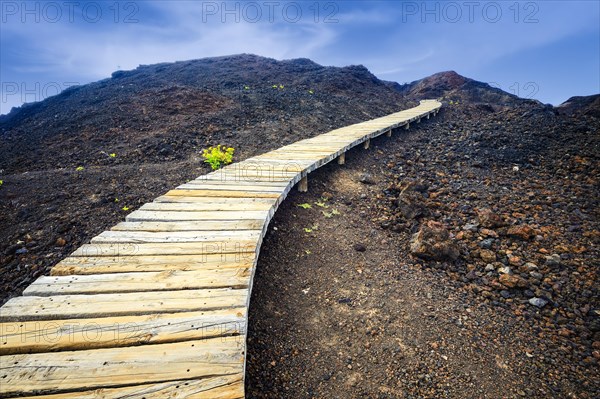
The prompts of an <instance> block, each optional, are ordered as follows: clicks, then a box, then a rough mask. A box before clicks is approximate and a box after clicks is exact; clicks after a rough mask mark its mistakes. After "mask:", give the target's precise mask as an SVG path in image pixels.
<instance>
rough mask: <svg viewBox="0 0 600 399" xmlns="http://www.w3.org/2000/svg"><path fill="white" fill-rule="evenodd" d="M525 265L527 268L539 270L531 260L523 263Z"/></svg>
mask: <svg viewBox="0 0 600 399" xmlns="http://www.w3.org/2000/svg"><path fill="white" fill-rule="evenodd" d="M523 266H524V267H526V268H527V270H537V269H538V267H537V265H536V264H535V263H531V262H527V263H525V264H524V265H523Z"/></svg>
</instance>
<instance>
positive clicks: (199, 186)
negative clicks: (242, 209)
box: [177, 181, 286, 193]
mask: <svg viewBox="0 0 600 399" xmlns="http://www.w3.org/2000/svg"><path fill="white" fill-rule="evenodd" d="M285 187H286V186H245V185H241V184H235V183H220V184H208V183H206V182H198V181H191V182H188V183H186V184H182V185H180V186H178V187H177V189H179V190H227V191H232V190H237V191H250V192H257V193H281V192H283V191H284V190H285Z"/></svg>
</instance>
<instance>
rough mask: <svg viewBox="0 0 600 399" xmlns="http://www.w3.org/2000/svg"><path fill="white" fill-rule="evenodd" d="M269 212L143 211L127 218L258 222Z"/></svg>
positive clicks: (149, 220) (139, 219)
mask: <svg viewBox="0 0 600 399" xmlns="http://www.w3.org/2000/svg"><path fill="white" fill-rule="evenodd" d="M268 215H269V211H214V212H213V211H188V212H184V211H182V212H178V211H142V210H137V211H133V212H131V213H130V214H129V215H127V217H126V218H125V220H126V221H128V222H153V221H164V222H168V221H173V222H175V221H178V222H184V221H194V220H233V221H239V220H257V219H263V220H264V219H266V217H267V216H268Z"/></svg>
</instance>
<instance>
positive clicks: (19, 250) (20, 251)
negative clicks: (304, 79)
mask: <svg viewBox="0 0 600 399" xmlns="http://www.w3.org/2000/svg"><path fill="white" fill-rule="evenodd" d="M26 253H27V248H19V249H17V250H16V251H15V254H17V255H23V254H26Z"/></svg>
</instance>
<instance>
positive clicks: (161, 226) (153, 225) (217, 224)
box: [111, 203, 265, 232]
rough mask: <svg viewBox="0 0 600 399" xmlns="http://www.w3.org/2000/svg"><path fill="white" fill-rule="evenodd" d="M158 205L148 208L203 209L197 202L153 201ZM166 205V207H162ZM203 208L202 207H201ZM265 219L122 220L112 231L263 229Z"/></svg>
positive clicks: (157, 209)
mask: <svg viewBox="0 0 600 399" xmlns="http://www.w3.org/2000/svg"><path fill="white" fill-rule="evenodd" d="M153 204H154V205H157V206H156V207H151V208H148V209H147V210H156V211H168V210H170V211H173V212H177V211H176V210H175V209H170V208H169V206H173V205H185V206H187V205H189V208H187V209H182V210H181V211H183V212H185V211H188V212H189V211H192V212H193V211H201V210H203V209H198V208H196V207H195V206H196V204H187V203H185V204H171V203H159V204H156V203H153ZM161 206H164V207H161ZM199 208H201V207H199ZM264 223H265V220H263V219H246V220H239V221H238V220H199V221H191V222H121V223H119V224H117V225H116V226H113V227H112V228H111V230H112V231H156V232H158V231H228V230H262V228H263V226H264Z"/></svg>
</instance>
